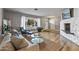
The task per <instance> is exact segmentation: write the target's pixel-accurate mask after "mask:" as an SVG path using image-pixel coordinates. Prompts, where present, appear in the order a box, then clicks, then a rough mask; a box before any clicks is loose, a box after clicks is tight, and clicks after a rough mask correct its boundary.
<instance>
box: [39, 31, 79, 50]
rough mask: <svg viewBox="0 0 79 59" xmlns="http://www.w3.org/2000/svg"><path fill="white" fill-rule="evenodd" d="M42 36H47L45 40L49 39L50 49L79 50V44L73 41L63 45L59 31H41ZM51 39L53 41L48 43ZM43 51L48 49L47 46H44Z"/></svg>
mask: <svg viewBox="0 0 79 59" xmlns="http://www.w3.org/2000/svg"><path fill="white" fill-rule="evenodd" d="M40 36H42V37H43V38H45V40H48V41H47V43H46V44H47V45H48V46H47V48H48V49H47V50H48V51H50V50H51V51H79V46H77V45H76V44H74V43H72V42H69V41H67V42H66V43H65V44H63V45H62V43H63V42H62V41H61V40H60V35H59V34H58V33H55V32H40ZM49 41H51V43H48V42H49ZM49 46H51V47H49ZM55 49H56V50H55ZM43 51H46V48H44V49H43Z"/></svg>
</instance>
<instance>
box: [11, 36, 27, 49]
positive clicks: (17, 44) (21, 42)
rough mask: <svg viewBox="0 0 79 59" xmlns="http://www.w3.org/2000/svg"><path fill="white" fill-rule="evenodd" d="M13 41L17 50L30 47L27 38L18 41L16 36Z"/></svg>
mask: <svg viewBox="0 0 79 59" xmlns="http://www.w3.org/2000/svg"><path fill="white" fill-rule="evenodd" d="M11 41H12V44H13V45H14V47H15V48H16V49H20V48H23V47H27V46H28V43H27V42H26V40H25V38H21V39H18V38H16V37H15V36H12V40H11Z"/></svg>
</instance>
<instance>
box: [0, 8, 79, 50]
mask: <svg viewBox="0 0 79 59" xmlns="http://www.w3.org/2000/svg"><path fill="white" fill-rule="evenodd" d="M78 12H79V9H78V8H0V51H74V50H76V51H77V50H79V47H78V44H79V43H78V28H77V27H78V25H79V24H78ZM75 19H76V21H75ZM74 24H75V25H74ZM73 46H74V47H75V48H73Z"/></svg>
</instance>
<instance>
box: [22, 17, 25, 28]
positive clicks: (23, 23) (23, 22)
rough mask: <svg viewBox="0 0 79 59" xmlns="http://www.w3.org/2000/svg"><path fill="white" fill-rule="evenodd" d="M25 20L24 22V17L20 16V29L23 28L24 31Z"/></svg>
mask: <svg viewBox="0 0 79 59" xmlns="http://www.w3.org/2000/svg"><path fill="white" fill-rule="evenodd" d="M25 20H26V17H25V16H22V17H21V27H23V28H24V29H25Z"/></svg>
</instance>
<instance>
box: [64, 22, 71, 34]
mask: <svg viewBox="0 0 79 59" xmlns="http://www.w3.org/2000/svg"><path fill="white" fill-rule="evenodd" d="M64 28H65V32H66V33H70V23H65V24H64Z"/></svg>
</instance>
